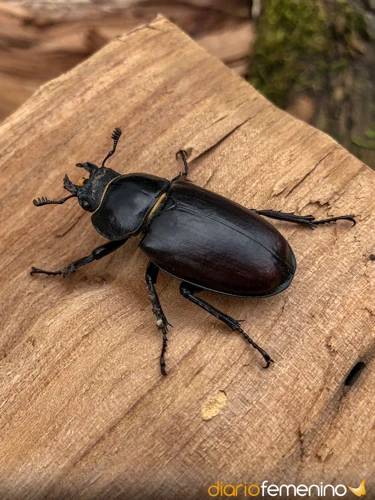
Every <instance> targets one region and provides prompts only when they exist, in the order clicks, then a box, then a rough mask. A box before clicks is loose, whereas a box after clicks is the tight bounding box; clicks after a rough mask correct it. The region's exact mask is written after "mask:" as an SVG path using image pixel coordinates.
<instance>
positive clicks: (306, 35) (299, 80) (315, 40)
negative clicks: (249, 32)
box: [248, 0, 367, 107]
mask: <svg viewBox="0 0 375 500" xmlns="http://www.w3.org/2000/svg"><path fill="white" fill-rule="evenodd" d="M330 6H331V7H332V9H331V11H330V12H327V11H326V10H325V7H324V5H323V4H322V3H321V2H320V1H318V0H264V2H263V12H262V14H261V17H260V21H259V24H258V28H257V33H258V36H257V39H256V42H255V45H254V53H253V56H252V61H251V63H250V69H249V75H248V77H249V81H250V82H251V83H252V84H253V85H254V86H255V87H256V88H257V89H258V90H260V92H262V93H263V94H264V95H266V97H268V98H269V99H270V100H271V101H273V102H274V103H275V104H277V105H278V106H280V107H285V106H286V105H287V103H288V95H289V92H290V90H291V89H293V90H294V91H296V92H300V91H312V92H314V93H316V92H320V91H322V90H324V89H325V88H326V85H327V82H328V79H329V76H332V73H335V72H339V71H341V70H342V69H344V68H346V67H347V65H348V64H349V62H350V58H351V57H353V55H354V53H355V51H356V46H357V45H358V39H359V38H366V37H367V31H366V23H365V20H364V19H363V17H362V16H361V15H360V14H359V13H357V12H356V11H354V9H353V8H352V7H351V4H350V3H349V0H336V1H335V2H333V3H332V4H330ZM337 41H339V45H340V46H338V44H337Z"/></svg>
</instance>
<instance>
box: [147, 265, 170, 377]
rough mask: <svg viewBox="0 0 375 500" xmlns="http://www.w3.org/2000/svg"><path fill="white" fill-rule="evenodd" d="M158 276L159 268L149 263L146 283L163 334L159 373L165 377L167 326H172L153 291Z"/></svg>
mask: <svg viewBox="0 0 375 500" xmlns="http://www.w3.org/2000/svg"><path fill="white" fill-rule="evenodd" d="M158 274H159V268H158V267H157V266H156V265H155V264H154V263H153V262H150V263H149V265H148V267H147V271H146V283H147V288H148V291H149V294H150V295H149V298H150V301H151V304H152V312H153V313H154V314H155V316H156V326H157V327H158V328H159V330H161V331H162V334H163V344H162V348H161V354H160V371H161V373H162V375H164V376H165V375H167V372H166V370H165V353H166V351H167V343H168V338H167V333H168V326H172V325H171V324H170V323H168V321H167V318H166V317H165V314H164V312H163V309H162V308H161V305H160V301H159V297H158V294H157V292H156V289H155V283H156V281H157V279H158Z"/></svg>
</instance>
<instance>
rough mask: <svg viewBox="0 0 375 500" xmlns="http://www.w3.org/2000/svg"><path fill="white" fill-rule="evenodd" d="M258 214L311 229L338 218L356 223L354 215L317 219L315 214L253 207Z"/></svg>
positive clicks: (335, 220)
mask: <svg viewBox="0 0 375 500" xmlns="http://www.w3.org/2000/svg"><path fill="white" fill-rule="evenodd" d="M252 211H253V212H255V213H256V214H258V215H263V217H269V218H270V219H277V220H283V221H286V222H294V223H295V224H302V225H303V226H308V227H309V228H310V229H315V228H316V226H318V225H320V224H329V223H331V222H337V221H338V220H348V221H350V222H352V223H353V226H355V225H356V223H357V222H356V220H355V216H354V215H339V216H338V217H330V218H329V219H321V220H316V219H315V217H314V216H313V215H296V214H295V213H294V212H280V211H279V210H255V209H252Z"/></svg>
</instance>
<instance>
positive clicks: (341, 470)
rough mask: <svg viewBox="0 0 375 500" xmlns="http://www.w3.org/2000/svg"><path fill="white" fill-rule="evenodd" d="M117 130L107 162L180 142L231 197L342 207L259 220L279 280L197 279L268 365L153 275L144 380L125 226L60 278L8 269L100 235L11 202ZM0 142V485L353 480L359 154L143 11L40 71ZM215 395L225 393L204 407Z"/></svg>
mask: <svg viewBox="0 0 375 500" xmlns="http://www.w3.org/2000/svg"><path fill="white" fill-rule="evenodd" d="M116 126H118V127H121V128H122V129H123V131H124V134H123V136H122V138H121V141H120V143H119V147H118V152H117V153H116V155H115V157H114V158H113V159H111V160H110V163H108V166H112V167H113V168H115V169H116V170H118V171H120V172H121V173H127V172H148V173H152V174H156V175H161V176H165V177H168V178H172V177H173V176H175V175H176V173H177V172H178V171H179V170H180V169H181V165H180V164H178V163H177V162H176V160H175V152H176V151H177V150H179V149H181V148H184V149H186V150H188V151H189V152H191V158H192V160H193V161H192V163H191V175H190V178H191V180H192V181H193V182H195V183H196V184H198V185H200V186H204V187H206V188H208V189H211V190H213V191H215V192H218V193H220V194H222V195H224V196H227V197H230V198H231V199H233V200H235V201H237V202H239V203H241V204H243V205H245V206H247V207H255V208H260V209H261V208H263V209H266V208H273V209H277V210H284V211H292V210H295V211H298V212H299V213H302V214H309V213H312V214H313V215H315V216H316V217H326V216H330V215H340V214H346V213H354V214H356V215H357V216H358V224H357V226H356V227H354V228H352V227H351V226H350V224H348V223H346V222H343V223H339V224H337V225H334V226H326V227H321V228H319V229H317V230H316V231H314V232H313V231H310V230H308V229H305V228H300V227H298V226H293V225H290V224H287V223H283V222H275V225H276V226H277V227H278V228H279V229H280V231H281V232H282V233H283V234H284V235H285V236H286V237H287V238H288V240H289V241H290V243H291V245H292V247H293V249H294V251H295V254H296V257H297V261H298V267H297V273H296V276H295V279H294V281H293V283H292V285H291V286H290V288H288V290H286V291H285V292H284V293H282V294H280V295H278V296H274V297H271V298H268V299H258V300H246V299H236V298H230V297H225V296H217V295H215V294H210V293H204V294H203V295H202V296H203V297H205V298H206V299H208V300H210V301H211V302H212V303H213V304H215V305H216V306H217V307H219V308H221V309H223V310H224V311H227V312H228V313H229V314H231V315H233V316H234V317H236V318H241V319H245V320H247V323H245V325H246V328H247V331H248V332H249V333H250V334H251V335H252V336H253V337H254V339H255V340H256V341H257V342H259V343H260V344H261V345H262V346H263V347H265V348H266V349H267V350H268V351H269V353H270V354H271V355H272V357H273V358H274V359H275V361H276V362H275V365H274V366H272V367H271V368H270V369H269V370H263V368H262V360H261V359H260V356H259V353H257V352H256V351H254V350H253V349H251V348H249V347H248V345H247V344H246V343H245V342H244V341H243V339H242V338H241V337H240V336H239V335H236V334H233V333H231V332H230V331H228V330H227V329H226V327H225V326H224V325H221V324H219V323H218V322H217V321H216V320H215V319H214V318H212V317H210V316H208V315H207V313H205V311H202V310H200V309H198V308H196V307H195V306H194V305H193V304H191V303H189V302H188V301H186V300H184V299H183V298H182V297H181V296H180V295H179V293H178V282H177V281H176V280H174V279H173V278H171V277H168V276H165V275H162V276H161V277H160V280H159V281H160V282H159V283H158V286H157V288H158V291H159V294H160V299H161V302H162V304H163V305H164V309H165V313H166V315H167V317H168V319H169V321H170V322H171V323H172V324H173V325H174V328H173V329H172V330H171V332H170V334H169V345H168V352H167V368H168V370H169V375H168V377H167V378H162V377H161V375H160V372H159V365H158V357H159V352H160V348H161V335H160V333H159V332H158V331H157V329H156V326H155V319H154V317H153V315H152V312H151V306H150V304H149V302H148V298H147V291H146V286H145V282H144V273H145V269H146V265H147V259H146V257H145V256H144V255H143V254H142V253H141V252H140V251H139V250H138V249H137V248H136V247H137V243H136V241H132V242H129V244H127V245H126V246H124V247H122V248H121V249H119V250H118V251H117V252H116V253H115V254H114V255H113V256H109V257H107V258H106V259H103V261H100V262H96V263H94V264H92V265H90V266H88V267H87V268H84V269H82V270H81V271H79V272H78V273H76V274H75V275H71V276H68V277H67V278H66V279H62V278H53V277H47V276H46V277H43V276H38V277H31V276H29V270H30V267H31V265H35V266H40V267H44V268H46V269H55V268H59V267H61V266H62V265H65V264H67V263H68V262H71V261H72V260H75V259H77V258H79V257H81V256H83V255H87V254H88V253H89V252H90V251H91V250H92V249H93V248H94V247H95V246H97V245H99V244H100V243H101V242H102V241H103V240H102V238H101V237H100V236H99V235H98V234H97V233H96V232H95V230H94V229H93V227H92V226H91V224H90V220H89V214H85V213H83V212H82V210H81V209H80V208H79V207H78V206H77V204H76V203H75V202H74V201H70V202H67V203H66V205H64V206H51V207H48V206H47V207H42V208H35V207H34V206H33V205H32V199H33V198H34V197H35V196H41V195H44V196H49V197H50V198H52V199H53V198H55V199H56V198H57V199H58V198H59V197H61V196H63V193H64V191H63V189H62V178H63V176H64V174H65V173H67V174H68V175H69V176H70V177H71V178H72V179H73V180H75V179H78V178H79V177H80V176H81V171H77V170H76V168H75V166H74V165H75V163H77V162H83V161H93V162H98V161H101V159H102V158H103V157H104V155H105V154H106V152H107V150H108V148H109V146H110V134H111V132H112V129H113V128H114V127H116ZM0 144H1V151H2V157H1V171H2V190H1V198H0V200H1V201H0V207H1V220H2V224H1V230H0V231H1V233H0V238H1V242H2V253H1V270H0V275H1V283H2V294H1V325H2V328H1V352H2V355H3V357H2V361H1V372H0V374H1V414H0V428H1V433H0V476H1V477H0V490H1V496H2V498H18V497H21V496H22V495H23V496H24V497H25V498H26V497H27V498H41V497H44V496H45V497H48V498H73V497H78V496H79V497H80V498H115V497H116V498H117V497H118V496H119V497H122V498H134V499H136V498H153V499H158V498H163V499H172V498H206V497H208V495H207V488H208V486H209V485H210V484H212V483H215V482H217V481H218V480H220V481H223V482H224V483H225V482H230V483H235V484H236V483H241V482H243V481H247V482H248V483H249V484H251V483H252V482H258V483H260V482H261V481H263V480H264V479H267V480H268V481H269V482H270V483H275V484H282V483H297V484H298V483H305V484H309V483H318V484H319V483H320V481H324V482H332V483H333V484H339V483H343V484H346V485H347V484H350V485H352V486H357V485H358V484H359V482H360V481H361V480H362V479H363V478H364V477H367V478H370V477H371V476H373V473H374V465H373V464H374V460H375V447H374V429H375V413H374V411H373V405H372V398H373V393H374V390H375V387H374V385H375V377H374V369H373V364H374V352H375V349H374V321H375V307H374V305H373V297H374V292H375V290H374V272H375V262H374V261H372V260H371V259H370V257H369V256H370V254H375V241H374V229H375V227H374V226H375V217H374V211H375V200H374V196H373V193H374V190H375V174H374V172H372V171H371V170H370V169H369V168H368V167H367V166H365V165H364V164H362V163H361V162H360V161H358V160H356V159H355V158H354V157H353V156H351V155H350V154H349V153H348V152H347V151H346V150H344V149H343V148H342V147H340V146H339V145H338V144H337V143H336V142H334V141H333V140H332V139H331V138H329V137H328V136H326V135H324V134H323V133H321V132H319V131H317V130H315V129H313V128H311V127H310V126H308V125H306V124H304V123H302V122H300V121H298V120H296V119H294V118H292V117H291V116H289V115H287V114H286V113H284V112H282V111H280V110H278V109H276V108H275V107H274V106H272V105H271V104H270V103H269V102H267V101H266V100H265V99H264V98H263V97H261V96H260V95H259V94H258V93H257V92H256V91H255V90H254V89H253V88H252V87H250V86H249V85H248V84H247V83H246V82H245V81H243V80H242V79H241V78H239V77H238V76H237V75H236V74H235V73H234V72H232V71H231V70H230V69H228V68H226V67H225V66H224V65H223V64H222V63H221V62H220V61H219V60H217V59H216V58H214V57H213V56H211V55H209V54H208V53H207V52H205V50H203V49H202V48H200V47H198V45H196V44H195V43H194V42H193V41H192V40H191V39H189V37H188V36H186V35H184V34H183V33H182V32H181V31H180V30H179V29H178V28H176V27H175V26H174V25H173V24H171V23H170V22H168V21H167V20H165V19H164V18H161V17H159V18H158V19H156V20H155V21H154V22H153V23H151V24H149V25H146V26H142V27H140V28H139V29H137V30H134V31H132V32H130V33H128V34H126V35H122V36H120V37H119V38H118V39H116V40H115V41H113V42H112V43H111V44H109V45H108V46H106V47H105V48H103V49H102V50H101V51H100V52H98V53H97V54H96V55H94V56H92V57H91V58H90V59H89V60H87V61H86V62H84V63H83V64H81V65H79V66H78V67H77V68H76V69H74V70H72V71H70V72H69V73H67V74H65V75H63V76H61V77H60V78H58V79H57V80H54V81H52V82H50V83H48V84H46V85H45V86H43V87H42V88H41V89H40V90H39V91H38V92H37V93H36V94H35V95H34V96H33V97H32V98H31V99H29V100H28V101H27V102H26V103H25V104H24V105H23V106H22V107H21V108H20V109H19V111H17V112H16V113H15V114H14V115H12V116H11V117H10V118H8V119H7V120H6V121H5V122H4V123H3V125H2V126H1V128H0ZM360 360H361V361H363V362H365V363H366V368H365V369H364V370H363V372H362V373H361V374H360V377H359V379H358V380H357V381H356V382H355V384H354V385H352V386H345V385H344V381H345V378H346V377H347V375H348V373H349V372H350V370H351V369H352V367H353V366H354V365H355V364H356V363H357V362H358V361H360ZM218 391H223V392H224V393H225V395H226V398H227V401H226V405H225V407H223V408H222V409H221V411H220V412H218V414H217V415H216V416H215V417H214V418H212V419H210V420H203V418H202V412H201V410H202V407H203V405H204V404H205V403H206V402H207V401H209V400H210V398H212V397H213V396H214V395H215V394H217V393H218ZM367 487H368V496H369V498H371V495H372V496H374V495H375V489H374V486H373V484H371V481H369V482H368V484H367Z"/></svg>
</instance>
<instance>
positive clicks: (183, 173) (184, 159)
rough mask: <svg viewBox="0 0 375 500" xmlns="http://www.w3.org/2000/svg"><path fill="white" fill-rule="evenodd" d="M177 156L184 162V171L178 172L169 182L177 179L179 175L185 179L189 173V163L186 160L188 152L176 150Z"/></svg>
mask: <svg viewBox="0 0 375 500" xmlns="http://www.w3.org/2000/svg"><path fill="white" fill-rule="evenodd" d="M179 156H181V158H182V161H183V163H184V167H185V172H180V173H179V174H178V175H177V177H175V178H174V179H172V181H171V182H173V181H175V180H177V179H179V178H180V177H184V178H185V179H186V178H187V176H188V173H189V164H188V162H187V157H188V154H187V152H186V151H184V150H183V149H180V151H177V153H176V158H178V157H179Z"/></svg>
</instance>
